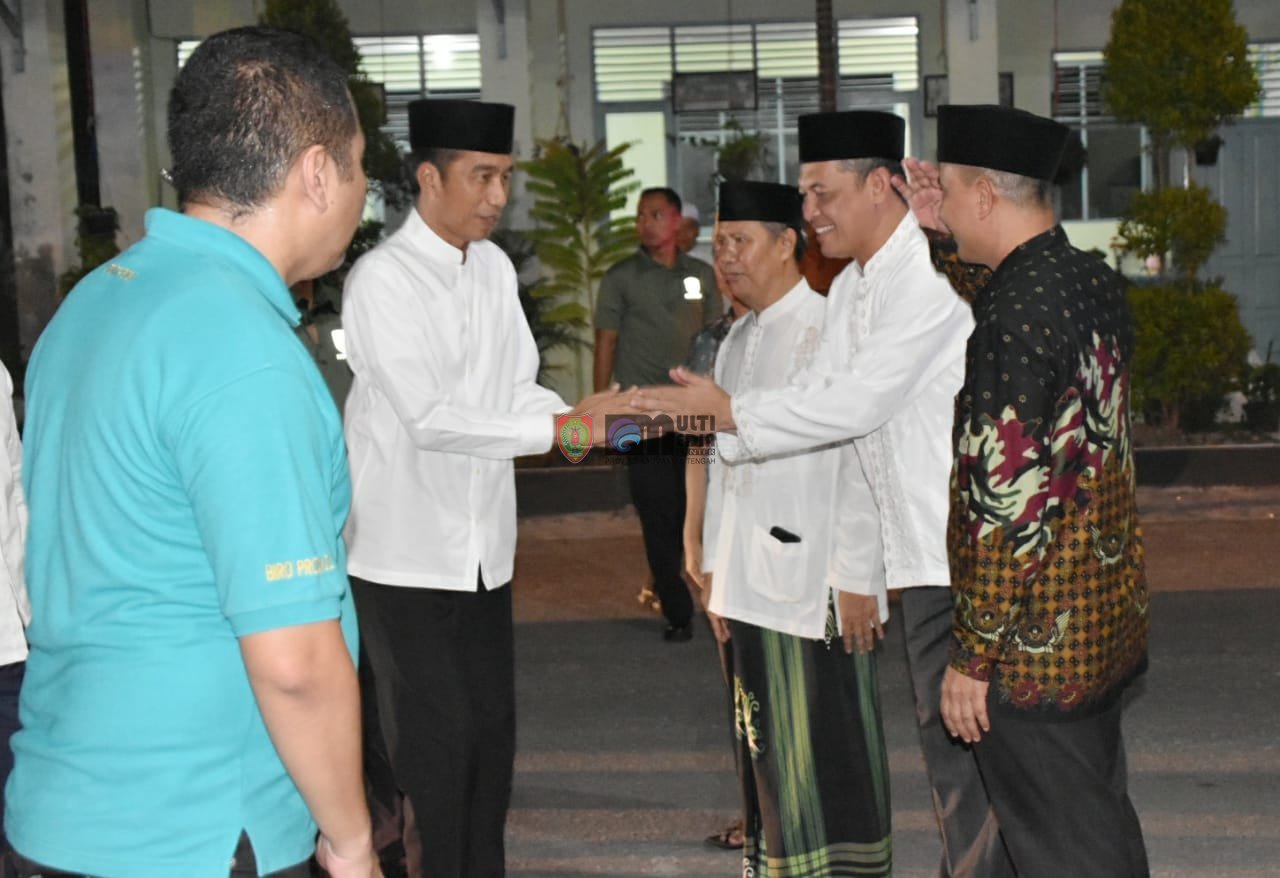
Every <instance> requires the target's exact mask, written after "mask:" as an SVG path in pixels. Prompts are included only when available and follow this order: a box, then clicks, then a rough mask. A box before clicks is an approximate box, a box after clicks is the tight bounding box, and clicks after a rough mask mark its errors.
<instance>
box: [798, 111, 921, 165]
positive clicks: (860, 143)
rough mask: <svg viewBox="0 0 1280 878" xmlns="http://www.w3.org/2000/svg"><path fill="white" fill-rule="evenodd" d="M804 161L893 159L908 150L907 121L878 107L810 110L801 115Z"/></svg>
mask: <svg viewBox="0 0 1280 878" xmlns="http://www.w3.org/2000/svg"><path fill="white" fill-rule="evenodd" d="M799 129H800V163H801V164H804V163H806V162H829V161H838V160H840V159H889V160H890V161H895V162H900V161H902V156H903V154H904V152H903V150H904V148H905V139H906V131H907V123H906V122H905V121H903V119H902V117H901V116H896V115H894V114H893V113H882V112H880V111H878V110H842V111H841V112H839V113H809V114H807V115H804V116H801V117H800V119H799Z"/></svg>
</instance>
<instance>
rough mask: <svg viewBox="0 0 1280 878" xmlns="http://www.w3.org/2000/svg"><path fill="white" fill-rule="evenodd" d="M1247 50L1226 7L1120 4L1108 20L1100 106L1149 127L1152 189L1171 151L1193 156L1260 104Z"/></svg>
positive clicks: (1227, 0)
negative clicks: (1219, 131) (1197, 148)
mask: <svg viewBox="0 0 1280 878" xmlns="http://www.w3.org/2000/svg"><path fill="white" fill-rule="evenodd" d="M1248 43H1249V35H1248V33H1247V32H1246V31H1245V29H1244V28H1243V27H1241V26H1240V24H1239V22H1237V21H1236V18H1235V11H1234V9H1233V8H1232V2H1231V0H1121V3H1120V5H1119V6H1117V7H1116V8H1115V10H1114V11H1113V12H1112V13H1111V38H1110V40H1109V41H1108V42H1107V45H1106V48H1105V49H1104V50H1103V56H1104V57H1105V59H1106V64H1107V68H1106V70H1107V78H1106V84H1105V86H1104V89H1103V99H1104V100H1105V101H1106V102H1107V106H1108V107H1110V109H1111V112H1112V114H1113V115H1115V117H1116V118H1117V119H1120V120H1122V121H1126V122H1137V123H1139V124H1141V125H1144V126H1146V129H1147V132H1148V134H1149V135H1150V137H1151V144H1152V156H1153V159H1154V165H1155V176H1156V188H1157V189H1160V188H1163V187H1164V186H1166V185H1168V183H1169V162H1168V159H1169V150H1170V148H1171V147H1175V146H1177V147H1182V148H1184V149H1188V150H1190V149H1191V148H1192V147H1194V145H1195V144H1196V143H1197V142H1199V141H1201V140H1205V139H1207V138H1208V137H1209V136H1210V135H1212V134H1213V131H1214V129H1216V128H1217V127H1218V126H1219V125H1222V124H1223V123H1225V122H1227V121H1229V120H1230V119H1231V118H1232V117H1234V116H1238V115H1240V114H1241V113H1242V112H1244V110H1245V108H1246V107H1248V106H1249V105H1250V104H1251V103H1253V102H1254V101H1255V100H1257V99H1258V77H1257V75H1256V73H1255V72H1254V69H1253V67H1252V65H1250V63H1249V56H1248Z"/></svg>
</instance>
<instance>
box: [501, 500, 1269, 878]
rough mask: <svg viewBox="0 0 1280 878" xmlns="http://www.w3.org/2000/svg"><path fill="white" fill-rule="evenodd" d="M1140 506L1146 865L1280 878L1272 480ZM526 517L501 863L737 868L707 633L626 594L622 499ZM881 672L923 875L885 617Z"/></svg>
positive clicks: (928, 869)
mask: <svg viewBox="0 0 1280 878" xmlns="http://www.w3.org/2000/svg"><path fill="white" fill-rule="evenodd" d="M1141 505H1142V509H1143V513H1144V518H1143V524H1144V528H1145V531H1146V540H1147V544H1148V551H1149V558H1150V574H1151V581H1152V586H1153V590H1154V592H1155V596H1154V597H1153V601H1152V607H1153V610H1152V612H1153V623H1152V624H1153V630H1152V643H1151V670H1150V671H1149V672H1148V674H1147V675H1146V678H1145V680H1144V681H1143V682H1142V684H1140V686H1138V687H1136V690H1135V691H1134V692H1133V697H1132V698H1131V703H1130V705H1129V708H1128V712H1127V714H1126V720H1125V723H1126V738H1127V741H1128V752H1129V765H1130V778H1131V780H1130V790H1131V794H1132V796H1133V799H1134V802H1135V804H1136V806H1137V808H1138V811H1139V814H1140V815H1141V817H1142V821H1143V826H1144V830H1145V833H1146V837H1147V845H1148V850H1149V853H1150V860H1151V867H1152V874H1153V875H1154V876H1159V878H1175V876H1176V878H1183V876H1186V878H1191V876H1196V878H1262V876H1268V878H1271V876H1276V875H1280V656H1278V655H1277V652H1276V650H1275V649H1274V648H1273V646H1272V644H1273V643H1274V642H1275V641H1276V640H1277V636H1276V625H1277V622H1280V570H1278V569H1277V561H1278V560H1280V518H1278V517H1277V516H1278V515H1280V489H1276V488H1265V489H1248V488H1224V489H1213V488H1210V489H1204V488H1200V489H1188V490H1179V489H1168V488H1166V489H1143V491H1142V492H1141ZM521 528H522V530H521V546H520V556H519V561H518V572H517V577H516V614H517V622H518V626H517V633H516V647H517V691H518V698H519V711H520V714H519V724H520V725H519V755H518V756H517V765H516V768H517V774H516V783H515V793H514V800H513V803H512V811H511V816H510V820H509V824H508V863H509V870H510V873H511V874H512V875H513V876H521V878H535V876H538V878H541V876H567V875H610V876H640V875H680V876H729V875H736V874H738V873H739V869H738V858H737V856H736V855H735V854H732V853H727V852H720V851H715V850H713V849H711V848H708V847H706V846H705V845H704V844H703V843H702V838H703V837H704V836H705V835H707V834H708V833H709V832H711V831H712V830H714V829H716V828H718V827H719V826H721V825H722V824H723V823H724V822H725V821H726V819H727V818H730V817H732V816H733V814H734V813H735V810H736V807H737V804H736V795H737V793H736V785H735V779H734V777H733V766H732V761H731V756H730V753H729V748H728V741H729V732H728V726H727V721H726V705H725V696H724V693H723V686H722V684H721V682H720V677H719V669H718V665H717V661H716V656H715V650H714V646H713V643H712V640H711V637H710V635H709V632H708V631H707V630H706V629H705V628H701V629H700V630H699V631H698V633H697V636H695V638H694V640H693V641H692V642H691V643H687V644H667V643H664V642H663V641H662V640H661V639H660V636H659V632H660V629H661V625H660V621H659V619H658V617H657V616H655V615H653V614H652V613H651V612H649V611H647V610H646V609H644V608H643V607H641V606H640V605H639V604H638V603H637V602H636V601H635V594H636V591H637V589H638V588H639V586H640V585H641V584H642V583H643V582H644V580H645V578H646V572H645V567H644V559H643V552H642V549H641V546H640V540H639V529H638V525H637V523H636V521H635V519H634V517H633V516H632V515H630V514H626V513H587V514H583V515H576V516H574V515H571V516H561V517H555V518H532V519H525V520H523V521H522V522H521ZM895 622H896V620H895ZM880 685H881V693H882V699H883V702H884V710H885V726H886V734H887V738H888V740H889V742H890V747H891V752H890V767H891V771H892V784H893V801H894V845H895V861H896V870H895V874H896V875H898V876H901V878H926V876H932V875H934V874H936V871H935V870H936V863H937V856H938V841H937V833H936V829H935V828H934V823H933V816H932V811H931V809H930V806H929V797H928V791H927V788H926V785H925V782H924V769H923V764H922V762H921V760H920V756H919V750H918V747H917V739H916V732H915V726H914V721H913V714H912V705H911V697H910V693H909V690H908V685H907V680H906V674H905V665H904V660H903V656H902V634H901V630H900V628H898V627H897V626H896V625H894V624H892V623H891V627H890V633H889V637H888V639H887V640H886V642H885V644H884V645H883V647H882V649H881V665H880Z"/></svg>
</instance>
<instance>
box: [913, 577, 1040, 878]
mask: <svg viewBox="0 0 1280 878" xmlns="http://www.w3.org/2000/svg"><path fill="white" fill-rule="evenodd" d="M900 594H901V595H902V623H903V628H904V631H905V634H906V638H905V639H906V650H907V672H908V674H910V676H911V689H912V693H913V694H914V695H915V700H916V722H917V724H918V725H919V727H920V748H921V750H922V751H923V753H924V765H925V772H926V774H927V775H928V778H929V788H930V790H931V791H932V793H933V810H934V813H935V815H936V816H937V818H938V828H939V830H940V831H941V833H942V864H941V865H940V866H939V868H938V874H939V875H940V876H941V878H1013V876H1014V874H1015V873H1014V871H1013V863H1012V862H1011V861H1010V859H1009V853H1008V851H1007V850H1006V849H1005V845H1004V840H1003V839H1002V838H1001V835H1000V826H999V822H998V821H997V820H996V815H995V811H993V810H992V807H991V800H990V799H989V798H988V797H987V788H986V786H985V785H984V784H983V782H982V774H981V773H980V772H979V770H978V762H977V760H976V759H975V758H974V755H973V750H972V749H971V748H970V747H969V745H968V744H965V743H964V742H963V741H959V740H957V739H955V738H952V737H951V736H950V735H948V734H947V730H946V728H944V727H943V725H942V711H941V705H940V699H941V697H942V675H943V673H944V672H945V671H946V669H947V663H948V656H949V652H950V648H951V619H952V602H951V589H949V588H946V587H945V586H937V585H923V586H916V587H915V588H904V589H903V590H902V591H901V592H900ZM1027 878H1035V876H1034V875H1028V876H1027Z"/></svg>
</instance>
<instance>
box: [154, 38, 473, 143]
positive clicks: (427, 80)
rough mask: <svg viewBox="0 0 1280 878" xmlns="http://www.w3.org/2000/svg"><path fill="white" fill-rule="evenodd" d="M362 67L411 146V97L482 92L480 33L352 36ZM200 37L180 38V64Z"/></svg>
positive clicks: (397, 135)
mask: <svg viewBox="0 0 1280 878" xmlns="http://www.w3.org/2000/svg"><path fill="white" fill-rule="evenodd" d="M352 42H353V43H355V46H356V49H358V50H359V52H360V72H361V73H363V74H364V75H365V76H366V77H368V79H369V80H370V81H372V82H376V83H379V84H380V85H382V87H383V88H384V89H385V90H386V97H387V123H386V124H385V125H384V126H383V130H384V131H386V132H387V133H388V134H390V135H391V137H392V138H393V139H395V141H396V142H397V143H398V144H399V145H400V146H401V148H402V149H408V148H409V102H410V101H412V100H414V99H415V98H420V97H427V96H432V95H435V96H440V97H445V96H448V97H458V98H479V97H480V80H481V73H480V37H479V36H478V35H477V34H416V35H415V34H409V35H387V36H376V37H355V38H354V39H353V40H352ZM198 45H200V41H199V40H181V41H179V43H178V47H177V52H178V67H179V68H181V67H182V66H183V65H184V64H186V63H187V59H188V58H190V57H191V53H192V52H193V51H195V48H196V46H198Z"/></svg>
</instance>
